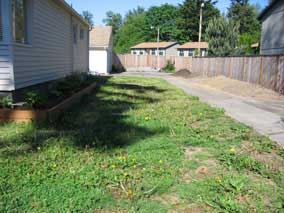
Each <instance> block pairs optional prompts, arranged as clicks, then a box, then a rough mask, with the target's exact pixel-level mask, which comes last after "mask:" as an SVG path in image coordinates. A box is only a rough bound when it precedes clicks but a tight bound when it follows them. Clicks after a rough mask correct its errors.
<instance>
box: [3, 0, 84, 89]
mask: <svg viewBox="0 0 284 213" xmlns="http://www.w3.org/2000/svg"><path fill="white" fill-rule="evenodd" d="M32 8H33V11H32V39H31V46H20V45H15V46H14V51H13V53H14V75H15V86H16V89H19V88H23V87H26V86H30V85H34V84H39V83H43V82H46V81H50V80H55V79H58V78H62V77H64V76H66V75H68V74H70V73H71V72H73V70H75V69H73V59H74V60H75V59H77V58H81V57H85V55H84V54H80V51H81V52H83V53H84V51H83V50H81V49H80V51H78V52H76V53H74V55H73V38H72V18H71V14H69V13H68V12H67V11H65V10H64V9H63V8H61V7H60V6H58V5H57V4H56V3H55V2H54V1H53V0H37V1H33V7H32ZM73 19H74V18H73ZM78 22H79V21H78ZM85 46H86V51H85V52H87V50H88V47H87V46H88V43H87V42H85ZM0 55H1V51H0ZM0 60H1V56H0ZM86 64H87V63H86ZM86 64H84V63H83V62H82V64H79V65H78V67H79V68H82V69H84V68H86V67H87V65H86ZM85 70H86V69H85Z"/></svg>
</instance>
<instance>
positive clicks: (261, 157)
mask: <svg viewBox="0 0 284 213" xmlns="http://www.w3.org/2000/svg"><path fill="white" fill-rule="evenodd" d="M250 155H251V156H252V157H253V158H255V159H256V160H258V161H260V162H262V163H264V164H265V165H267V168H268V169H270V170H273V171H284V160H283V158H281V157H280V156H279V155H278V154H277V153H276V152H275V151H272V152H271V153H259V152H253V153H250Z"/></svg>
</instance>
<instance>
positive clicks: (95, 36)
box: [90, 26, 112, 47]
mask: <svg viewBox="0 0 284 213" xmlns="http://www.w3.org/2000/svg"><path fill="white" fill-rule="evenodd" d="M111 43H112V27H111V26H98V27H94V29H92V30H91V32H90V47H109V46H110V45H111Z"/></svg>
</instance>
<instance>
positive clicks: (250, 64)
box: [113, 55, 284, 94]
mask: <svg viewBox="0 0 284 213" xmlns="http://www.w3.org/2000/svg"><path fill="white" fill-rule="evenodd" d="M159 60H160V62H159V64H160V66H159V68H163V67H164V66H165V65H166V62H167V60H171V61H172V62H173V63H175V66H176V70H180V69H188V70H190V71H191V72H198V73H200V74H202V75H203V76H208V77H214V76H218V75H224V76H226V77H229V78H232V79H236V80H240V81H246V82H249V83H253V84H258V85H261V86H263V87H265V88H268V89H272V90H275V91H276V92H278V93H280V94H284V55H278V56H246V57H194V58H192V57H179V56H159ZM113 63H114V65H116V66H118V67H123V68H124V69H126V70H127V69H137V70H141V69H143V68H157V66H158V56H151V55H147V56H138V55H115V56H114V60H113Z"/></svg>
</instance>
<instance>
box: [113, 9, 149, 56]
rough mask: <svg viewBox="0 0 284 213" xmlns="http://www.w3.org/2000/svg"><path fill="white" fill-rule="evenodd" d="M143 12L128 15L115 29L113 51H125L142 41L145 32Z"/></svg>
mask: <svg viewBox="0 0 284 213" xmlns="http://www.w3.org/2000/svg"><path fill="white" fill-rule="evenodd" d="M144 26H145V13H141V14H136V15H131V16H129V17H128V18H127V19H126V20H125V22H124V24H123V26H122V27H121V28H120V29H119V30H118V31H117V35H116V42H115V46H114V51H115V52H116V53H127V52H129V51H130V47H132V46H134V45H136V44H138V43H141V42H144V41H145V40H146V38H145V35H146V34H147V33H145V32H144V31H143V30H142V29H144V28H145V27H144Z"/></svg>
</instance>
